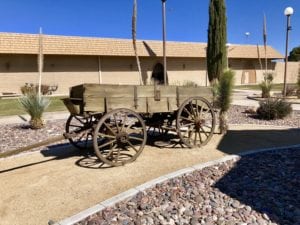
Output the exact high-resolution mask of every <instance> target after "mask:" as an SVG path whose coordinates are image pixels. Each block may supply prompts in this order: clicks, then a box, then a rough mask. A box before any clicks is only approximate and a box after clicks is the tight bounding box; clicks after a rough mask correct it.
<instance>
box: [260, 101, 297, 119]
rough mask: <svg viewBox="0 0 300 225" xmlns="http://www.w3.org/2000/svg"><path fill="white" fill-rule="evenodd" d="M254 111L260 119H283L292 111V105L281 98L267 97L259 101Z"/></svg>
mask: <svg viewBox="0 0 300 225" xmlns="http://www.w3.org/2000/svg"><path fill="white" fill-rule="evenodd" d="M256 112H257V115H258V116H259V118H261V119H265V120H274V119H283V118H284V117H286V116H288V115H289V114H290V113H291V112H292V106H291V104H290V103H288V102H286V101H285V100H283V99H276V98H274V99H272V98H269V99H267V100H266V101H261V102H260V103H259V107H258V109H257V111H256Z"/></svg>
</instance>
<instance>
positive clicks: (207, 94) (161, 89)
mask: <svg viewBox="0 0 300 225" xmlns="http://www.w3.org/2000/svg"><path fill="white" fill-rule="evenodd" d="M196 96H201V97H204V98H206V99H207V100H209V101H211V100H212V92H211V88H209V87H185V86H160V85H158V86H153V85H146V86H141V85H111V84H82V85H77V86H74V87H72V88H71V89H70V98H77V99H82V105H81V107H80V108H81V113H83V112H107V111H111V110H113V109H117V108H127V109H131V110H133V111H135V112H138V113H156V112H172V111H175V110H177V109H178V107H179V106H180V105H181V104H182V102H183V101H184V100H186V99H188V98H190V97H196Z"/></svg>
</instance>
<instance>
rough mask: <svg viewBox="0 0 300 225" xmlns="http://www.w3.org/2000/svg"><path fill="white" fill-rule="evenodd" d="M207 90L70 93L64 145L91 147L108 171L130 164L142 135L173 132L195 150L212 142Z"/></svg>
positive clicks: (117, 88)
mask: <svg viewBox="0 0 300 225" xmlns="http://www.w3.org/2000/svg"><path fill="white" fill-rule="evenodd" d="M211 99H212V93H211V90H210V88H208V87H184V86H158V85H154V86H139V85H105V84H101V85H100V84H82V85H78V86H74V87H71V88H70V96H69V98H66V99H64V103H65V105H66V107H67V108H68V110H69V111H70V117H69V118H68V120H67V123H66V133H68V134H71V135H70V137H69V141H70V143H71V144H73V145H74V146H76V147H77V148H87V147H88V145H89V144H91V143H92V145H93V148H94V151H95V153H96V155H97V157H98V158H99V159H100V160H101V161H103V162H104V163H107V164H109V165H112V166H119V165H124V164H125V163H128V162H132V161H134V160H135V159H136V158H137V157H138V156H139V155H140V154H141V152H142V150H143V148H144V146H145V144H146V141H147V132H151V130H152V132H153V129H154V128H159V130H160V131H163V133H167V132H174V133H175V132H176V133H177V134H178V137H179V138H180V140H181V142H182V143H183V144H185V145H186V146H188V147H190V148H193V147H200V146H202V145H205V144H206V143H207V142H208V141H209V140H210V139H211V137H212V135H213V133H214V128H215V114H214V110H213V108H212V106H211V104H210V100H211Z"/></svg>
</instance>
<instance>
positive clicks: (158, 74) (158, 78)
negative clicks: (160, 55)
mask: <svg viewBox="0 0 300 225" xmlns="http://www.w3.org/2000/svg"><path fill="white" fill-rule="evenodd" d="M151 80H152V82H153V83H156V84H164V83H165V82H164V66H163V65H162V64H161V63H156V65H155V66H154V68H153V72H152V76H151Z"/></svg>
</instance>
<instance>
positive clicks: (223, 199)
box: [0, 106, 300, 225]
mask: <svg viewBox="0 0 300 225" xmlns="http://www.w3.org/2000/svg"><path fill="white" fill-rule="evenodd" d="M248 109H251V108H250V107H242V106H232V107H231V109H230V111H229V113H228V119H229V123H231V124H264V125H277V126H290V127H295V128H299V118H300V111H294V112H293V114H292V115H291V116H290V117H288V118H286V119H284V120H275V121H264V120H259V119H256V118H255V116H253V114H250V113H245V111H247V110H248ZM65 122H66V121H65V120H52V121H47V124H46V126H45V128H43V129H40V130H31V129H30V128H28V125H27V124H9V125H0V152H5V151H8V150H10V149H13V148H17V147H21V146H26V145H28V144H32V143H36V142H38V141H42V140H45V139H46V138H49V137H50V136H55V135H59V134H62V133H63V132H64V126H65ZM66 142H67V141H64V142H59V143H56V144H62V143H66ZM52 147H53V146H52ZM48 148H51V146H50V147H48ZM43 149H45V147H43ZM299 153H300V149H289V150H286V151H283V152H272V153H263V155H262V154H259V155H252V156H246V157H242V159H240V160H239V161H236V162H235V161H229V162H227V163H223V164H220V165H217V166H214V167H210V168H205V169H203V170H201V171H196V172H194V173H192V174H187V175H184V176H182V177H178V178H175V179H172V180H169V181H167V182H164V183H162V184H158V185H156V186H155V187H154V188H152V189H149V190H147V191H146V192H143V193H139V194H138V195H137V196H135V197H134V198H132V199H131V200H129V201H126V202H121V203H119V204H117V205H116V206H114V207H111V208H107V209H105V210H103V211H101V212H99V213H97V214H95V215H92V216H90V217H89V218H87V219H86V220H84V221H81V222H80V223H78V225H79V224H81V225H82V224H85V225H98V224H101V225H104V224H122V225H126V224H128V225H130V224H134V225H138V224H148V225H150V224H169V225H173V224H192V225H196V224H206V225H213V224H217V225H254V224H259V225H263V224H266V225H271V224H273V225H274V224H282V225H299V224H300V194H299V188H298V190H297V189H296V188H295V187H300V177H299V175H300V167H299V160H300V155H299ZM290 156H292V157H290ZM252 162H253V163H252ZM296 163H298V164H296Z"/></svg>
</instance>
